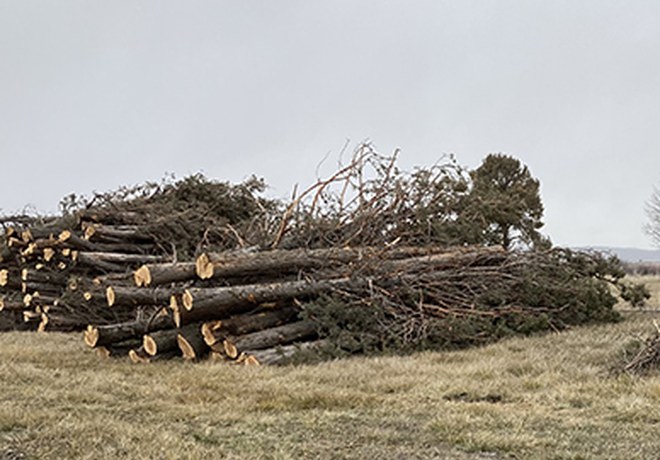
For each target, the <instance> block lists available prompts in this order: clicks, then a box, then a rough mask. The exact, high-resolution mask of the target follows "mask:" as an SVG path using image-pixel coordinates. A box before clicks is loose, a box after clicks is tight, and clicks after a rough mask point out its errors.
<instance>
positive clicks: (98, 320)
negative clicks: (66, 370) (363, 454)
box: [0, 148, 643, 365]
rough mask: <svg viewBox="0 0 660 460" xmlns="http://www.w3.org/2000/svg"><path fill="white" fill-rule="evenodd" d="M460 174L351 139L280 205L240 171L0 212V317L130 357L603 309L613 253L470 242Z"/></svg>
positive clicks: (288, 346)
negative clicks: (20, 212)
mask: <svg viewBox="0 0 660 460" xmlns="http://www.w3.org/2000/svg"><path fill="white" fill-rule="evenodd" d="M466 180H467V179H466V177H465V175H463V174H462V172H461V171H460V170H459V169H457V168H456V166H455V165H454V164H453V163H452V164H448V165H437V166H435V167H433V168H431V169H429V170H420V171H418V172H416V173H415V174H413V175H405V174H403V173H401V172H400V171H399V170H398V168H396V165H395V158H383V157H380V156H379V155H377V154H375V152H373V151H372V150H370V149H369V148H363V149H361V150H358V152H357V153H356V155H355V156H354V158H353V159H352V160H351V162H350V164H348V165H347V166H346V167H342V168H341V169H340V170H339V171H337V172H336V173H335V174H334V175H332V176H331V177H330V178H329V179H327V180H319V181H318V182H317V183H316V184H314V185H313V186H311V187H309V188H308V189H306V190H304V191H303V192H302V193H301V194H300V195H298V196H294V197H293V199H292V200H291V201H290V202H289V203H283V202H277V201H273V200H266V199H264V198H261V197H259V196H258V193H259V192H261V191H263V189H264V184H263V182H261V181H259V180H256V179H254V178H253V179H250V180H248V181H246V182H245V183H243V184H239V185H236V186H233V185H229V184H227V183H218V182H212V181H208V180H206V179H205V178H203V177H202V176H199V175H196V176H191V177H189V178H186V179H183V180H181V181H178V182H174V183H172V182H167V183H163V184H146V185H144V186H138V187H135V188H127V189H120V190H119V191H116V192H113V193H108V194H100V195H99V194H97V195H95V196H94V197H93V198H92V199H89V200H83V202H81V203H80V202H77V201H76V199H75V197H74V198H70V200H69V201H67V200H65V201H64V202H63V211H64V212H63V214H62V216H59V217H53V218H34V217H25V216H13V217H8V218H0V224H1V225H2V226H3V228H4V237H2V238H0V319H1V318H3V317H4V318H5V319H9V320H11V321H13V322H14V323H15V324H14V327H15V328H19V327H20V328H29V329H35V330H40V331H83V338H84V342H85V344H86V345H87V346H89V347H90V348H93V349H94V350H96V352H97V353H98V354H99V355H100V356H128V358H130V360H131V361H133V362H135V363H148V362H152V361H156V360H162V359H169V358H172V357H182V358H183V359H186V360H195V361H196V360H201V359H205V358H211V359H216V360H222V361H227V362H231V363H236V364H242V365H256V364H263V363H268V364H273V363H282V362H288V361H290V360H295V359H297V357H298V356H302V355H305V354H308V355H327V356H341V355H342V354H350V353H371V352H377V353H383V352H391V351H395V352H408V351H411V350H415V349H429V348H432V349H438V348H447V347H456V346H467V345H472V344H481V343H485V342H487V341H490V340H494V339H497V338H500V337H503V336H506V335H510V334H521V333H522V334H526V333H531V332H536V331H544V330H558V329H561V328H563V327H567V326H569V325H574V324H585V323H589V322H597V321H611V320H614V319H616V318H617V314H616V313H615V312H614V311H613V306H614V304H615V303H616V299H615V298H614V297H613V296H612V294H611V290H610V289H609V288H610V286H612V285H613V286H614V287H618V288H619V289H621V285H620V284H619V281H620V279H621V278H622V277H623V275H624V273H623V271H622V270H621V267H620V265H619V264H618V262H617V261H614V260H610V259H606V258H604V257H602V256H601V255H599V254H584V253H576V252H574V251H570V250H565V249H561V248H543V249H539V250H526V251H505V250H504V249H502V248H501V247H500V246H497V245H493V243H492V242H488V240H483V238H482V237H483V235H481V236H480V234H479V233H478V232H476V233H475V232H474V231H471V229H470V228H467V227H465V223H464V222H461V221H460V220H458V219H457V216H458V214H459V213H460V211H461V207H460V202H461V201H460V199H461V196H462V194H464V193H465V192H466V190H468V189H469V187H467V183H466V182H465V181H466ZM480 238H481V239H480ZM625 293H627V294H628V295H629V296H632V295H633V294H635V295H637V294H640V293H641V294H643V293H642V292H641V291H635V290H630V289H628V290H627V291H625ZM641 294H640V295H641ZM0 326H2V324H0Z"/></svg>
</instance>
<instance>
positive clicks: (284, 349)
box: [243, 340, 328, 366]
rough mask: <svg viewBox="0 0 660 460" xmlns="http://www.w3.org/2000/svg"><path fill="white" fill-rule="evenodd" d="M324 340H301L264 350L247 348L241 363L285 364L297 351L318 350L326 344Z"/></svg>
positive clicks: (251, 364) (252, 364)
mask: <svg viewBox="0 0 660 460" xmlns="http://www.w3.org/2000/svg"><path fill="white" fill-rule="evenodd" d="M327 343H328V342H327V341H326V340H315V341H313V342H302V343H295V344H291V345H284V346H281V347H274V348H266V349H264V350H248V351H246V352H245V353H244V355H243V356H244V358H243V364H245V365H246V366H255V365H256V366H259V365H262V364H286V363H287V362H289V361H290V360H291V358H293V357H294V356H295V355H296V354H297V353H300V352H305V351H312V350H318V349H320V348H322V347H324V346H326V345H327Z"/></svg>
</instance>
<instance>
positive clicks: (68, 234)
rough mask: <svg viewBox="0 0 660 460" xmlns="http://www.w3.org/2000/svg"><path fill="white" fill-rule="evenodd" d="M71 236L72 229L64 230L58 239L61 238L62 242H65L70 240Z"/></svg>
mask: <svg viewBox="0 0 660 460" xmlns="http://www.w3.org/2000/svg"><path fill="white" fill-rule="evenodd" d="M70 238H71V231H70V230H62V231H61V232H60V235H59V236H58V238H57V239H58V240H60V242H62V243H64V242H65V241H68V240H69V239H70Z"/></svg>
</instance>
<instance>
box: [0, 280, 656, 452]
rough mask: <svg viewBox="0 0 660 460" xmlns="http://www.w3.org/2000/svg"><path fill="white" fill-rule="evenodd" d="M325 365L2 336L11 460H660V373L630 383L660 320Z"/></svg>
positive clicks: (4, 434) (632, 319)
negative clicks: (204, 357)
mask: <svg viewBox="0 0 660 460" xmlns="http://www.w3.org/2000/svg"><path fill="white" fill-rule="evenodd" d="M644 281H647V282H648V285H649V287H650V288H651V290H652V291H653V298H652V299H651V304H650V308H648V309H647V310H646V311H643V312H625V313H624V316H625V321H623V322H621V323H617V324H607V325H597V326H588V327H580V328H574V329H572V330H568V331H563V332H558V333H552V334H546V335H541V336H535V337H526V338H514V339H508V340H504V341H501V342H499V343H496V344H492V345H489V346H485V347H481V348H476V349H469V350H462V351H451V352H424V353H418V354H415V355H411V356H404V357H377V358H373V357H372V358H366V357H354V358H348V359H342V360H335V361H331V362H325V363H321V364H316V365H303V366H286V367H256V368H246V367H233V366H229V365H226V364H223V363H214V362H202V363H196V364H194V363H187V362H180V361H178V362H171V361H170V362H160V363H152V364H149V365H132V364H130V363H129V362H127V360H123V359H122V360H112V359H101V358H99V357H98V356H96V354H95V353H93V352H92V351H90V350H89V349H87V348H85V346H84V344H83V342H82V339H81V336H80V335H79V334H60V333H47V334H43V333H41V334H40V333H33V332H10V333H3V334H0V459H10V458H16V459H18V458H25V459H32V458H34V459H64V458H67V459H99V458H108V459H110V458H112V459H115V458H127V459H128V458H130V459H198V458H228V459H262V458H263V459H300V458H321V459H326V458H328V459H333V458H336V459H345V458H353V459H363V458H374V459H408V458H420V459H428V458H437V459H459V460H460V459H507V458H516V459H654V458H659V457H660V436H658V433H660V373H658V372H656V373H654V374H651V375H648V376H644V377H639V376H630V375H626V374H616V373H614V372H613V368H614V367H616V364H617V363H618V362H620V360H621V359H622V352H623V350H624V349H625V348H626V344H629V343H630V342H631V341H633V340H635V339H636V338H638V337H640V336H644V335H645V334H648V333H650V332H652V331H653V327H654V326H653V319H656V320H658V321H660V278H650V277H649V278H646V279H644Z"/></svg>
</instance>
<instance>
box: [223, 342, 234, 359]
mask: <svg viewBox="0 0 660 460" xmlns="http://www.w3.org/2000/svg"><path fill="white" fill-rule="evenodd" d="M222 348H223V349H224V350H225V355H227V357H229V358H231V359H236V358H238V348H236V345H234V344H233V343H231V342H230V341H229V340H224V341H223V342H222Z"/></svg>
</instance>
